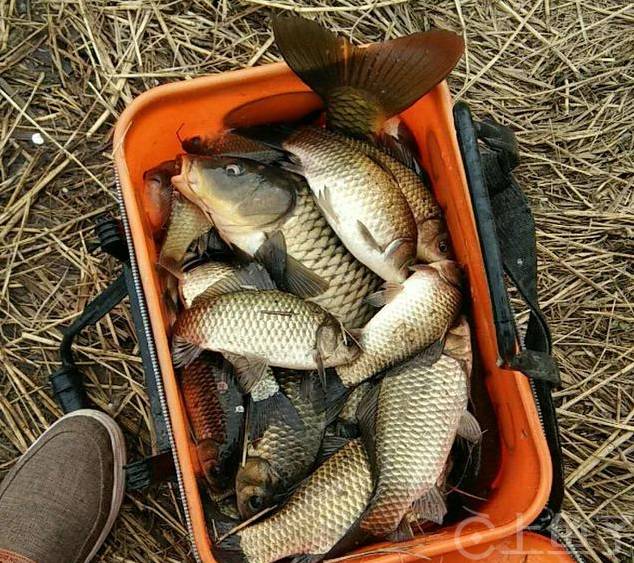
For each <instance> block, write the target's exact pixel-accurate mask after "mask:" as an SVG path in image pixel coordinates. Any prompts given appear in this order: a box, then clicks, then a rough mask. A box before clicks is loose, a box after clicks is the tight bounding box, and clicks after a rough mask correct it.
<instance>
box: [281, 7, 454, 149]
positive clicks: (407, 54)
mask: <svg viewBox="0 0 634 563" xmlns="http://www.w3.org/2000/svg"><path fill="white" fill-rule="evenodd" d="M272 28H273V34H274V36H275V42H276V44H277V47H278V48H279V50H280V53H281V54H282V57H283V58H284V60H285V61H286V63H287V64H288V66H289V67H290V68H291V69H292V70H293V72H294V73H295V74H296V75H297V76H298V77H299V78H300V79H301V80H302V81H303V82H304V83H305V84H306V85H308V86H309V87H310V88H311V89H312V90H314V91H315V92H316V93H317V94H318V95H319V96H320V97H321V98H322V99H323V101H324V105H325V107H326V126H327V127H328V128H330V129H333V130H336V131H340V132H342V133H343V134H345V135H347V136H352V137H356V138H360V139H366V140H367V139H370V140H372V139H374V138H376V136H377V135H378V134H379V132H380V131H381V128H382V126H383V124H384V122H385V121H386V120H388V119H389V118H391V117H393V116H395V115H397V114H399V113H401V112H402V111H404V110H406V109H407V108H408V107H409V106H411V105H412V104H413V103H414V102H416V101H417V100H418V99H419V98H421V97H422V96H424V95H425V94H426V93H427V92H429V91H430V90H431V89H432V88H433V87H434V86H436V85H437V84H438V83H440V82H441V81H442V80H444V79H445V78H446V76H447V75H448V74H449V73H450V72H451V70H452V69H453V68H454V67H455V65H456V64H457V62H458V61H459V60H460V57H461V56H462V53H463V51H464V41H463V40H462V38H461V37H460V35H458V34H457V33H454V32H452V31H448V30H442V29H435V30H431V31H423V32H418V33H413V34H411V35H408V36H405V37H399V38H396V39H392V40H390V41H385V42H382V43H373V44H371V45H367V46H364V47H356V46H354V45H352V44H351V43H350V42H349V41H348V39H346V38H345V37H342V36H338V35H337V34H336V33H333V32H331V31H329V30H327V29H325V28H323V27H322V26H321V25H319V24H318V23H317V22H314V21H311V20H308V19H305V18H302V17H300V16H278V17H274V18H272Z"/></svg>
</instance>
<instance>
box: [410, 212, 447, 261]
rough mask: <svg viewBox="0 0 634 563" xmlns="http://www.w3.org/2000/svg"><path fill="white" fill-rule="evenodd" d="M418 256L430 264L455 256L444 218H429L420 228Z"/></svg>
mask: <svg viewBox="0 0 634 563" xmlns="http://www.w3.org/2000/svg"><path fill="white" fill-rule="evenodd" d="M417 257H418V259H419V260H421V261H423V262H426V263H427V264H430V263H432V262H438V261H439V260H450V259H451V258H452V257H453V250H452V248H451V239H450V238H449V233H448V232H447V223H446V222H445V220H444V219H428V220H427V221H425V222H424V223H423V224H422V225H420V227H419V229H418V243H417Z"/></svg>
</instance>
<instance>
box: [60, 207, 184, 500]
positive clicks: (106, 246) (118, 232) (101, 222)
mask: <svg viewBox="0 0 634 563" xmlns="http://www.w3.org/2000/svg"><path fill="white" fill-rule="evenodd" d="M95 231H96V234H97V237H98V238H99V243H100V245H101V249H102V250H103V251H104V252H106V253H107V254H110V255H111V256H114V257H115V258H117V260H119V261H120V262H121V266H122V271H121V273H120V274H119V276H118V277H117V278H116V279H115V280H114V281H113V282H112V283H111V284H110V285H109V286H108V287H106V288H105V289H104V290H103V291H102V292H101V293H99V295H97V296H96V297H95V298H94V299H93V300H92V301H90V302H89V303H88V304H87V305H86V306H85V308H84V311H83V312H82V314H81V315H80V316H79V317H78V318H77V319H76V320H75V321H74V322H73V323H72V324H71V325H69V326H68V327H66V328H65V329H64V330H63V338H62V343H61V345H60V357H61V362H62V367H61V368H60V369H59V370H57V371H56V372H55V373H53V374H51V376H50V378H49V380H50V383H51V387H52V390H53V395H54V397H55V399H56V401H57V403H58V404H59V405H60V407H61V408H62V410H63V411H64V413H69V412H73V411H76V410H79V409H84V408H90V407H91V403H90V400H89V399H88V396H87V394H86V389H85V387H84V379H85V377H84V375H83V374H82V373H81V371H80V370H79V368H78V367H77V366H76V364H75V358H74V355H73V349H72V345H73V340H74V339H75V337H76V336H77V335H78V334H79V333H80V332H81V331H82V330H84V329H85V328H86V327H88V326H91V325H95V324H97V323H98V322H99V321H100V320H101V319H102V318H103V317H104V316H105V315H107V314H108V313H109V312H110V311H112V309H114V307H116V306H117V305H118V304H119V303H120V302H121V301H122V300H123V299H124V298H125V297H126V296H128V297H129V298H130V310H131V312H132V319H133V322H134V327H135V332H136V335H137V340H138V343H139V350H140V353H141V359H142V360H143V369H144V372H145V385H146V391H147V394H148V397H149V400H150V409H151V412H152V421H153V425H154V430H155V434H156V447H157V450H158V454H157V455H155V456H152V457H149V458H145V459H142V460H138V461H135V462H131V463H129V464H128V466H127V488H128V490H138V489H143V488H145V487H147V486H149V485H150V484H151V483H153V482H156V481H161V480H164V479H165V478H167V477H170V476H171V475H173V473H174V465H173V459H172V452H171V445H170V439H169V434H168V429H167V425H166V423H165V419H164V418H163V411H162V407H161V403H160V399H159V393H158V389H157V382H156V380H155V379H154V374H153V373H152V371H151V370H150V369H149V366H150V365H151V361H150V351H149V347H148V343H147V336H146V335H145V331H144V329H143V321H142V319H141V317H140V313H139V306H138V300H139V298H140V296H138V295H137V294H136V291H135V289H134V281H133V278H132V270H131V267H130V260H129V255H128V246H127V243H126V240H125V236H124V234H123V229H122V227H121V223H120V221H118V220H117V219H114V218H111V217H104V216H102V217H99V218H98V219H97V221H96V225H95Z"/></svg>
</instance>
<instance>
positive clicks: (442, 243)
mask: <svg viewBox="0 0 634 563" xmlns="http://www.w3.org/2000/svg"><path fill="white" fill-rule="evenodd" d="M438 250H440V252H442V253H443V254H444V253H445V252H447V251H448V250H449V245H448V244H447V241H446V240H445V239H441V240H440V242H439V243H438Z"/></svg>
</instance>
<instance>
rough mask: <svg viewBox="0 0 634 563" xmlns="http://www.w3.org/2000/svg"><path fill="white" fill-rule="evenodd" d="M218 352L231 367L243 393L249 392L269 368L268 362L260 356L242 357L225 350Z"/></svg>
mask: <svg viewBox="0 0 634 563" xmlns="http://www.w3.org/2000/svg"><path fill="white" fill-rule="evenodd" d="M218 352H220V353H221V354H222V355H223V356H224V357H225V358H226V359H227V361H229V362H230V363H231V365H232V366H233V373H234V375H235V376H236V379H237V380H238V382H239V383H240V386H241V387H242V389H243V390H244V391H245V393H250V392H251V389H253V387H254V386H255V384H256V383H258V381H260V380H261V379H262V377H263V376H264V374H265V372H266V369H267V368H268V367H269V364H268V360H267V359H266V358H262V357H260V356H244V355H240V354H234V353H233V352H228V351H226V350H218Z"/></svg>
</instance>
